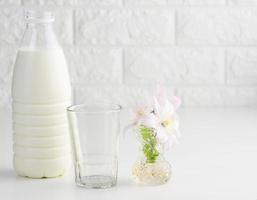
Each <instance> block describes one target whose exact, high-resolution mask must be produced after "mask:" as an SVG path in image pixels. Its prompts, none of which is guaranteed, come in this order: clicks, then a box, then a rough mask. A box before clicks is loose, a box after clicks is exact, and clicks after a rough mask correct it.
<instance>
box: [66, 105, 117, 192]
mask: <svg viewBox="0 0 257 200" xmlns="http://www.w3.org/2000/svg"><path fill="white" fill-rule="evenodd" d="M67 111H68V119H69V126H70V135H71V143H72V149H73V158H74V166H75V181H76V184H77V185H78V186H82V187H87V188H108V187H112V186H114V185H116V182H117V168H118V159H117V154H118V133H119V121H120V120H119V114H120V111H121V106H119V105H109V104H94V105H74V106H70V107H68V108H67Z"/></svg>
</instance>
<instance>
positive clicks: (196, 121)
mask: <svg viewBox="0 0 257 200" xmlns="http://www.w3.org/2000/svg"><path fill="white" fill-rule="evenodd" d="M0 113H1V114H0V159H1V160H0V200H9V199H19V200H23V199H26V200H30V199H33V200H41V199H51V200H55V199H56V200H57V199H58V200H59V199H61V200H73V199H77V200H79V199H83V200H91V199H92V200H94V199H95V200H101V199H105V200H106V199H107V200H108V199H110V200H116V199H117V200H118V199H122V200H126V199H129V200H137V199H144V200H153V199H155V200H156V199H158V200H166V199H169V200H172V199H173V200H176V199H196V200H212V199H215V200H216V199H222V200H223V199H224V200H225V199H226V200H229V199H231V200H237V199H240V200H248V199H249V200H250V199H251V200H257V108H215V109H214V108H201V109H199V108H190V109H189V108H188V109H182V110H181V111H180V116H181V117H180V118H181V133H182V137H181V138H180V145H178V146H176V147H175V148H174V149H173V150H172V151H171V152H168V153H167V158H168V160H170V161H171V163H172V166H173V177H172V180H171V181H170V182H169V183H167V184H166V185H162V186H152V187H143V186H138V185H135V184H134V183H133V181H132V179H131V175H130V170H131V165H132V164H133V162H134V161H135V160H136V159H137V156H136V152H137V148H136V142H135V139H134V137H133V136H132V135H130V134H129V135H126V136H125V137H124V136H122V137H121V139H120V154H119V176H118V185H117V186H116V187H114V188H110V189H104V190H95V189H84V188H80V187H77V186H75V183H74V177H73V169H71V171H70V173H69V174H67V175H65V176H64V177H60V178H55V179H28V178H22V177H18V176H17V175H16V174H15V172H14V171H13V169H12V132H11V120H10V113H9V112H0Z"/></svg>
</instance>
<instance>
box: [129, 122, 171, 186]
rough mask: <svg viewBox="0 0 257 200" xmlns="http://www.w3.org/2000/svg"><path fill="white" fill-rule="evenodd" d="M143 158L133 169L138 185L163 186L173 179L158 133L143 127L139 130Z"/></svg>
mask: <svg viewBox="0 0 257 200" xmlns="http://www.w3.org/2000/svg"><path fill="white" fill-rule="evenodd" d="M138 136H139V137H138V138H139V141H140V145H141V146H140V151H141V156H140V158H139V160H138V161H137V162H136V163H135V164H134V165H133V167H132V175H133V178H134V180H135V182H136V183H138V184H141V185H162V184H165V183H167V182H168V181H169V179H170V178H171V165H170V163H169V162H168V161H166V160H165V159H164V156H163V151H162V150H161V148H160V147H159V145H158V142H157V138H156V132H155V130H154V129H152V128H148V127H144V126H141V127H140V128H139V130H138Z"/></svg>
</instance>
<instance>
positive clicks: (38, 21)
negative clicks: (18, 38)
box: [20, 14, 60, 50]
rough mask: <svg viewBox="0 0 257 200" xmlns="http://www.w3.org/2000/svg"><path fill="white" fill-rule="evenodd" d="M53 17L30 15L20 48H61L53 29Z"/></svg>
mask: <svg viewBox="0 0 257 200" xmlns="http://www.w3.org/2000/svg"><path fill="white" fill-rule="evenodd" d="M53 21H54V19H53V18H50V17H46V16H37V15H35V14H34V15H31V16H30V15H29V17H27V18H26V22H27V23H26V29H25V32H24V35H23V38H22V42H21V45H20V48H26V49H30V50H37V49H39V50H45V49H52V48H60V46H59V44H58V41H57V39H56V36H55V33H54V31H53Z"/></svg>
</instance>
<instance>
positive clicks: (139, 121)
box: [132, 86, 181, 185]
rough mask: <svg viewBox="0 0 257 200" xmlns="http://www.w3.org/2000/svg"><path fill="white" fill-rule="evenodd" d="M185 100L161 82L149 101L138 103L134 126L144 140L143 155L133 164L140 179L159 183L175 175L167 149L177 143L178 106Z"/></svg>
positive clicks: (136, 176)
mask: <svg viewBox="0 0 257 200" xmlns="http://www.w3.org/2000/svg"><path fill="white" fill-rule="evenodd" d="M180 104H181V101H180V99H179V98H178V97H176V96H172V97H171V98H168V95H167V93H166V90H165V89H164V88H163V87H161V86H158V87H157V90H156V92H155V95H154V96H153V98H151V102H150V103H149V104H148V105H141V106H137V108H136V109H135V111H134V114H135V119H134V120H133V128H134V131H135V132H136V133H137V135H138V138H139V141H140V146H141V148H140V151H141V158H140V160H139V161H138V162H136V164H135V165H134V166H133V168H132V174H133V177H134V179H135V181H136V182H137V183H140V184H145V185H159V184H164V183H166V182H167V181H168V180H169V179H170V177H171V166H170V164H169V162H167V161H166V160H165V159H164V157H163V153H164V150H168V149H170V148H171V147H172V146H173V145H174V144H176V143H177V137H178V136H179V131H178V127H179V123H178V117H177V114H176V110H177V109H178V107H179V106H180Z"/></svg>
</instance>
